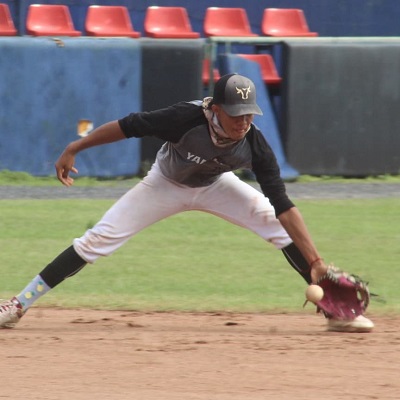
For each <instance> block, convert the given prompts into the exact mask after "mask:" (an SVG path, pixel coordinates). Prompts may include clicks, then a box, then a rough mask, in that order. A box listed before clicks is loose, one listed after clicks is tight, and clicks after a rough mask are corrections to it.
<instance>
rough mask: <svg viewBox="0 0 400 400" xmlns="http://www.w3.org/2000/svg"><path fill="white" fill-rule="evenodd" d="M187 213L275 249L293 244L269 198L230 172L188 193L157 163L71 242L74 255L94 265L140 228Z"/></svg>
mask: <svg viewBox="0 0 400 400" xmlns="http://www.w3.org/2000/svg"><path fill="white" fill-rule="evenodd" d="M189 210H198V211H204V212H208V213H210V214H214V215H216V216H218V217H220V218H223V219H224V220H226V221H229V222H231V223H233V224H236V225H239V226H242V227H243V228H247V229H249V230H250V231H252V232H254V233H255V234H257V235H259V236H261V237H262V238H263V239H264V240H266V241H268V242H270V243H272V244H273V245H274V246H275V247H276V248H277V249H282V248H283V247H286V246H288V245H289V244H290V243H291V242H292V240H291V239H290V237H289V235H288V234H287V232H286V231H285V230H284V228H283V227H282V225H281V224H280V222H279V220H278V219H277V218H276V217H275V210H274V208H273V207H272V205H271V204H270V202H269V201H268V199H267V198H266V197H265V196H264V195H263V194H262V193H260V192H259V191H258V190H257V189H255V188H253V187H252V186H250V185H248V184H247V183H245V182H243V181H242V180H240V179H239V178H238V177H237V176H236V175H235V174H234V173H233V172H228V173H224V174H223V175H222V176H221V177H220V178H219V179H218V180H217V181H216V182H215V183H213V184H212V185H210V186H205V187H199V188H190V187H187V186H183V185H179V184H177V183H175V182H173V181H171V180H169V179H167V178H166V177H165V176H164V175H163V174H162V173H161V171H160V169H159V167H158V165H157V163H155V164H154V165H153V167H152V168H151V170H150V171H149V173H148V175H147V176H146V177H145V178H144V179H143V180H142V181H141V182H140V183H138V184H137V185H135V186H134V187H133V188H132V189H130V190H129V191H128V192H127V193H126V194H125V195H123V196H122V197H121V198H120V199H119V200H118V201H117V202H116V203H115V204H114V205H113V206H112V207H111V208H110V209H109V210H108V211H107V212H106V213H105V215H104V216H103V218H102V219H101V220H100V221H99V222H98V223H97V224H96V225H95V226H94V227H93V228H92V229H89V230H87V231H86V232H85V234H84V235H83V236H82V237H80V238H77V239H75V240H74V242H73V244H74V248H75V251H76V252H77V253H78V254H79V255H80V256H81V257H82V258H83V259H84V260H85V261H87V262H88V263H93V262H94V261H95V260H96V259H97V258H99V257H100V256H108V255H110V254H111V253H113V252H114V251H115V250H117V249H118V248H119V247H120V246H122V245H123V244H124V243H125V242H126V241H128V240H129V239H130V238H131V237H132V236H134V235H136V234H137V233H138V232H140V231H141V230H142V229H144V228H146V227H148V226H150V225H152V224H154V223H155V222H157V221H160V220H162V219H164V218H167V217H169V216H171V215H174V214H177V213H180V212H183V211H189ZM183 240H184V238H183Z"/></svg>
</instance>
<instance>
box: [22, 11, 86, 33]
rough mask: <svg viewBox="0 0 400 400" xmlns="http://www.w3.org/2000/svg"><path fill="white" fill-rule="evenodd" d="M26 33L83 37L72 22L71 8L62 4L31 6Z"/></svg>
mask: <svg viewBox="0 0 400 400" xmlns="http://www.w3.org/2000/svg"><path fill="white" fill-rule="evenodd" d="M26 32H27V34H28V35H32V36H81V35H82V32H80V31H77V30H76V29H75V27H74V24H73V22H72V17H71V13H70V11H69V8H68V7H67V6H65V5H60V4H31V5H30V6H29V8H28V15H27V17H26Z"/></svg>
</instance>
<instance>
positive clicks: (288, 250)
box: [0, 74, 374, 331]
mask: <svg viewBox="0 0 400 400" xmlns="http://www.w3.org/2000/svg"><path fill="white" fill-rule="evenodd" d="M255 114H258V115H262V112H261V109H260V108H259V106H258V105H257V103H256V88H255V86H254V84H253V82H252V81H251V80H250V79H248V78H247V77H244V76H241V75H238V74H229V75H225V76H223V77H221V79H220V80H218V82H216V84H215V87H214V93H213V97H206V98H204V99H203V100H196V101H190V102H181V103H178V104H174V105H172V106H170V107H167V108H164V109H160V110H156V111H152V112H139V113H132V114H129V115H128V116H126V117H124V118H122V119H119V120H115V121H111V122H108V123H105V124H104V125H102V126H100V127H98V128H96V129H95V130H93V131H92V133H91V134H90V135H88V136H86V137H83V138H80V139H78V140H76V141H73V142H71V143H70V144H69V145H68V146H67V147H66V148H65V150H64V151H63V153H62V154H61V155H60V157H59V158H58V160H57V161H56V164H55V168H56V172H57V177H58V179H59V180H60V181H61V183H63V184H64V185H65V186H71V185H72V184H73V178H72V177H71V176H70V174H71V173H78V171H77V169H76V168H75V166H74V164H75V157H76V155H77V154H78V153H79V152H81V151H83V150H85V149H88V148H91V147H93V146H99V145H104V144H107V143H112V142H116V141H120V140H126V139H129V138H131V137H135V138H141V137H145V136H155V137H158V138H160V139H162V140H164V141H165V143H164V144H163V146H162V147H161V148H160V150H159V151H158V153H157V156H156V160H155V162H154V164H153V166H152V168H151V170H150V171H149V173H148V174H147V176H146V177H145V178H144V179H143V180H142V181H141V182H140V183H138V184H137V185H135V186H134V187H133V188H132V189H130V190H129V191H128V192H127V193H126V194H125V195H123V196H122V197H121V198H120V199H119V200H118V201H117V202H116V203H115V204H114V205H113V206H112V207H111V208H110V209H109V210H108V211H107V212H106V213H105V214H104V216H103V217H102V219H101V220H100V221H99V222H98V223H97V224H96V225H95V226H94V227H93V228H91V229H88V230H87V231H86V232H85V233H84V234H83V236H81V237H80V238H76V239H74V240H73V243H72V245H71V246H70V247H68V248H67V249H66V250H65V251H63V252H62V253H61V254H59V255H58V256H57V257H56V258H55V259H54V260H53V261H51V262H50V264H48V265H47V266H46V267H45V268H44V269H43V270H42V271H41V272H40V273H39V274H38V275H37V276H36V277H35V278H34V279H33V280H32V281H31V282H30V283H29V284H28V285H27V286H26V287H25V288H24V289H23V290H22V291H21V292H20V293H19V294H18V295H16V296H15V297H13V298H12V299H10V300H7V301H3V302H2V303H0V327H3V328H12V327H14V326H15V324H16V323H17V322H18V321H19V320H20V318H21V317H22V316H23V315H24V313H25V312H26V311H27V310H28V309H29V308H30V307H31V306H32V304H33V303H34V302H35V301H37V300H38V299H39V298H40V297H41V296H42V295H44V294H46V293H47V292H48V291H50V290H51V289H52V288H54V287H55V286H56V285H58V284H59V283H61V282H62V281H63V280H64V279H66V278H68V277H71V276H73V275H75V274H76V273H78V272H79V271H80V270H81V269H82V268H83V267H84V266H85V265H86V264H87V263H94V262H95V261H96V260H97V259H98V258H99V257H101V256H108V255H110V254H111V253H113V252H114V251H116V250H117V249H118V248H119V247H120V246H122V245H123V244H124V243H125V242H126V241H128V240H129V239H130V238H131V237H133V236H135V235H136V234H137V233H139V232H140V231H141V230H142V229H144V228H146V227H148V226H150V225H151V224H154V223H155V222H157V221H160V220H162V219H164V218H166V217H169V216H171V215H174V214H177V213H179V212H183V211H188V210H200V211H205V212H208V213H210V214H214V215H215V216H217V217H220V218H223V219H225V220H226V221H229V222H231V223H233V224H236V225H239V226H242V227H243V228H246V229H249V230H250V231H252V232H254V233H256V234H257V235H259V236H260V237H261V238H263V239H264V240H265V241H267V242H270V243H271V244H272V245H273V246H275V247H276V248H277V249H279V250H281V251H282V252H283V255H284V256H285V258H286V259H287V261H288V262H289V264H290V265H291V266H292V267H293V268H294V269H295V270H296V271H297V272H298V273H299V274H300V275H301V276H302V277H303V278H304V279H305V280H306V282H308V283H311V282H317V280H318V278H319V277H320V276H322V275H323V274H324V273H325V272H326V270H327V266H326V264H325V263H324V260H323V259H322V257H321V256H320V254H319V253H318V250H317V248H316V246H315V245H314V243H313V240H312V238H311V237H310V234H309V232H308V230H307V227H306V225H305V222H304V220H303V218H302V215H301V213H300V212H299V210H298V209H297V208H296V206H295V205H294V204H293V202H292V201H291V200H290V199H289V197H288V195H287V194H286V189H285V185H284V182H283V181H282V179H281V177H280V171H279V167H278V164H277V161H276V158H275V156H274V154H273V151H272V149H271V147H270V146H269V144H268V143H267V142H266V140H265V139H264V136H263V135H262V133H261V132H260V130H259V129H258V128H257V126H255V125H254V124H253V118H254V115H255ZM241 168H251V169H252V171H253V172H254V174H255V176H256V179H257V182H258V183H259V185H260V187H261V190H262V193H261V192H260V191H258V190H257V189H255V188H253V187H252V186H251V185H248V184H247V183H245V182H243V181H242V180H240V179H239V178H238V177H237V176H236V175H235V174H234V173H233V172H232V171H234V170H237V169H241ZM327 321H328V329H330V330H336V331H358V330H359V331H370V330H371V329H372V328H373V326H374V325H373V323H372V321H370V320H369V319H367V318H366V317H364V316H363V315H359V316H358V317H357V318H355V319H351V320H339V319H338V320H335V318H328V319H327Z"/></svg>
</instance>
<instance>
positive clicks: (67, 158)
mask: <svg viewBox="0 0 400 400" xmlns="http://www.w3.org/2000/svg"><path fill="white" fill-rule="evenodd" d="M74 164H75V155H74V154H72V153H70V152H68V150H67V149H65V150H64V152H63V153H62V154H61V156H60V157H59V158H58V160H57V161H56V163H55V168H56V173H57V178H58V180H59V181H60V182H61V183H62V184H63V185H65V186H71V185H72V184H73V183H74V179H73V178H71V177H70V175H69V174H70V172H73V173H75V174H77V173H78V170H77V169H76V168H75V167H74Z"/></svg>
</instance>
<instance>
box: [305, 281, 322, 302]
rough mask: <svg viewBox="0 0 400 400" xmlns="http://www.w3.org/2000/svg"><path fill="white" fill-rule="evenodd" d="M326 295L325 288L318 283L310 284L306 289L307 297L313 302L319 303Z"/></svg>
mask: <svg viewBox="0 0 400 400" xmlns="http://www.w3.org/2000/svg"><path fill="white" fill-rule="evenodd" d="M323 297H324V290H323V289H322V287H321V286H318V285H309V286H308V287H307V289H306V298H307V300H308V301H311V302H312V303H318V302H319V301H321V300H322V298H323Z"/></svg>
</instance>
